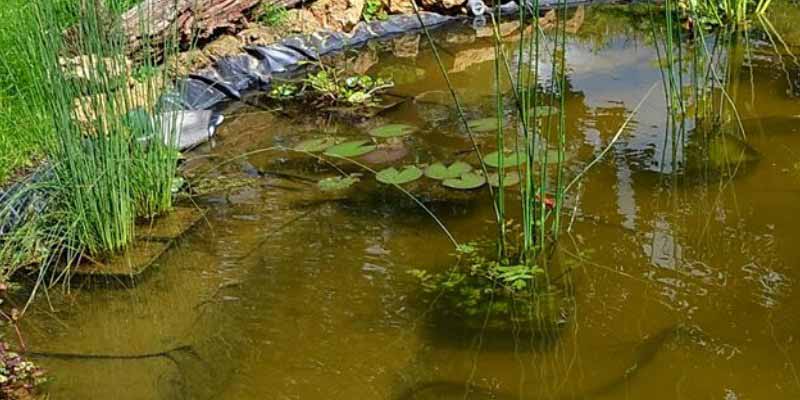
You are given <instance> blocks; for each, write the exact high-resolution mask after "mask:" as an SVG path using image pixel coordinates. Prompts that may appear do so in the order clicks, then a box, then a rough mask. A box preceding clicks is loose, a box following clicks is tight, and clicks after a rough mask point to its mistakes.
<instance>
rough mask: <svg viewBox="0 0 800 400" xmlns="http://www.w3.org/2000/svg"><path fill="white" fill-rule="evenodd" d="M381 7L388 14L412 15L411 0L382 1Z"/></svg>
mask: <svg viewBox="0 0 800 400" xmlns="http://www.w3.org/2000/svg"><path fill="white" fill-rule="evenodd" d="M382 3H383V6H384V7H385V8H386V9H387V10H389V13H390V14H413V13H414V6H413V5H411V0H382Z"/></svg>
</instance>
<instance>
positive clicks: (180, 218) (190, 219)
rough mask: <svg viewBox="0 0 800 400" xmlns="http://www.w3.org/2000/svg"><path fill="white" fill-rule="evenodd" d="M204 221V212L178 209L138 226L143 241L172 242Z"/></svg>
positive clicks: (188, 208)
mask: <svg viewBox="0 0 800 400" xmlns="http://www.w3.org/2000/svg"><path fill="white" fill-rule="evenodd" d="M201 219H203V212H202V211H201V210H198V209H196V208H192V207H176V208H175V209H174V210H173V211H172V212H171V213H169V215H166V216H163V217H159V218H156V219H155V220H152V221H148V223H145V224H139V225H137V226H136V236H137V237H138V238H139V239H141V240H147V241H155V242H171V241H173V240H175V239H178V238H179V237H181V236H182V235H183V234H184V233H186V231H188V230H189V229H191V228H192V227H193V226H195V225H196V224H197V223H198V222H200V220H201Z"/></svg>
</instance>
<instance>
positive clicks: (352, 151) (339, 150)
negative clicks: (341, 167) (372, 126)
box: [324, 140, 375, 158]
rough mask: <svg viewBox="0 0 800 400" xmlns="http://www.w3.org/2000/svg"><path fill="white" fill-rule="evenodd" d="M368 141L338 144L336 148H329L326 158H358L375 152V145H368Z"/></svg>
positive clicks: (326, 151)
mask: <svg viewBox="0 0 800 400" xmlns="http://www.w3.org/2000/svg"><path fill="white" fill-rule="evenodd" d="M367 143H370V142H369V141H368V140H353V141H350V142H344V143H342V144H337V145H336V146H333V147H329V148H328V149H327V150H325V153H324V154H325V155H326V156H331V157H346V158H350V157H358V156H362V155H364V154H367V153H369V152H371V151H373V150H375V145H373V144H367Z"/></svg>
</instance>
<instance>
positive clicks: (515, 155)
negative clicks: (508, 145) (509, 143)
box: [483, 151, 525, 168]
mask: <svg viewBox="0 0 800 400" xmlns="http://www.w3.org/2000/svg"><path fill="white" fill-rule="evenodd" d="M501 154H502V160H503V168H510V167H516V166H518V165H522V164H524V163H525V153H523V152H521V151H511V152H505V153H500V152H499V151H495V152H492V153H489V154H487V155H486V156H484V157H483V162H485V163H486V165H488V166H490V167H492V168H498V166H499V165H500V160H501Z"/></svg>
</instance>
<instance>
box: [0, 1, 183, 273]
mask: <svg viewBox="0 0 800 400" xmlns="http://www.w3.org/2000/svg"><path fill="white" fill-rule="evenodd" d="M123 1H125V0H111V1H108V2H97V1H88V2H76V3H74V4H59V5H56V4H54V2H52V1H47V0H36V1H33V2H31V4H30V6H29V7H27V8H26V13H25V24H27V25H30V26H33V27H36V29H32V33H31V34H29V35H27V36H24V37H23V36H20V37H18V38H17V40H18V41H19V45H20V46H21V47H22V48H24V49H25V51H26V56H27V59H28V62H29V63H30V65H29V73H30V74H31V76H32V77H33V79H32V85H31V87H30V88H29V93H28V96H29V97H30V99H28V100H29V102H30V103H31V104H34V105H36V107H31V108H30V109H29V112H30V114H31V118H36V119H40V120H42V121H44V123H43V125H42V127H41V129H42V132H41V133H40V134H39V136H41V137H46V138H48V140H46V141H45V144H44V148H45V153H46V156H47V167H46V172H43V173H42V174H40V178H41V179H39V180H38V181H37V182H36V184H35V185H30V187H29V188H28V189H27V190H29V191H35V192H37V193H38V192H41V193H43V194H40V195H43V196H46V197H47V198H48V199H49V201H48V208H47V209H46V210H39V211H40V212H37V213H36V214H35V215H34V216H33V217H32V218H31V220H30V221H25V223H26V224H27V226H26V227H24V228H22V229H23V231H25V232H27V234H28V235H31V236H32V237H29V238H28V239H26V240H27V241H28V242H31V243H37V246H38V247H40V248H41V249H48V254H47V255H43V256H41V257H39V256H37V258H38V259H37V261H38V262H41V263H42V266H43V267H45V268H44V270H46V269H47V268H46V266H47V265H49V264H54V263H60V264H62V265H64V264H63V263H66V265H65V267H66V270H69V267H70V266H71V265H72V264H73V263H76V262H80V261H81V260H82V259H85V258H89V259H94V260H97V259H98V258H103V257H105V256H107V255H109V254H111V253H114V252H117V251H120V250H122V249H124V248H125V247H126V246H128V245H129V244H130V243H131V242H132V241H133V239H134V221H135V220H136V219H137V218H140V217H143V218H152V217H154V216H156V215H159V214H161V213H165V212H168V211H169V210H170V209H171V207H172V200H173V190H172V188H173V180H174V178H175V175H176V168H177V160H178V158H179V156H180V154H179V153H178V152H177V151H176V150H175V148H176V145H177V132H176V130H177V126H178V125H179V124H178V122H179V118H180V113H177V112H166V111H170V110H165V109H160V108H159V107H158V104H157V103H158V98H159V96H160V95H161V94H162V93H164V92H165V91H166V90H167V89H169V88H170V87H171V83H170V82H171V81H170V79H169V77H168V76H167V71H168V70H169V68H162V67H161V65H162V64H161V62H162V60H163V59H169V58H170V57H169V55H170V54H174V53H175V52H177V51H178V50H179V49H178V46H177V44H176V43H178V40H177V33H175V32H173V37H170V38H167V41H166V44H165V45H163V46H155V45H152V44H151V43H149V41H148V40H146V39H145V40H144V41H143V42H142V49H141V51H140V52H139V53H138V57H137V61H136V63H135V65H136V67H137V68H138V69H139V70H140V71H143V70H146V71H148V73H147V74H146V76H139V77H138V78H139V79H140V80H137V79H135V78H136V76H134V68H133V66H134V63H133V62H132V61H131V60H130V59H129V58H128V54H129V50H130V49H129V48H128V45H127V43H128V42H127V40H128V39H127V37H126V36H125V34H124V33H123V28H122V26H121V21H120V20H119V19H116V18H114V17H110V16H109V13H108V9H112V10H117V9H122V8H123V7H124V5H123V4H122V3H121V2H123ZM65 9H66V10H67V12H69V13H70V14H72V15H74V16H76V18H75V21H76V22H75V25H73V26H71V27H70V28H69V29H67V30H63V29H62V28H63V27H62V26H61V20H62V19H61V17H60V13H62V12H64V10H65ZM147 24H148V21H140V25H141V29H146V27H147ZM41 211H44V212H41ZM3 239H5V238H3ZM15 242H16V243H17V244H18V243H19V241H16V240H0V246H7V245H10V246H14V245H15V244H14V243H15ZM0 253H5V252H0ZM5 255H7V253H6V254H5ZM7 261H9V260H8V259H3V260H0V262H3V263H4V265H6V266H7V267H8V268H9V270H10V271H13V270H14V269H16V268H18V267H21V266H22V265H24V264H27V263H23V262H20V260H11V261H13V263H12V264H6V263H5V262H7ZM40 276H41V275H40Z"/></svg>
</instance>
